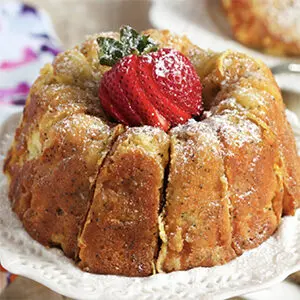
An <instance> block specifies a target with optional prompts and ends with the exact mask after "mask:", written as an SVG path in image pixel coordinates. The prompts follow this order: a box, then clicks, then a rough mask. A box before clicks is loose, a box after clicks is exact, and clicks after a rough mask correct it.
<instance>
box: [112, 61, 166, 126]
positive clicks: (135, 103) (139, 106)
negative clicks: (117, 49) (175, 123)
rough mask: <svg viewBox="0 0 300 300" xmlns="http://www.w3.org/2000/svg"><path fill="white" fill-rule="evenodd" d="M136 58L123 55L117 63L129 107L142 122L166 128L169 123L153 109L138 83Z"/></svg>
mask: <svg viewBox="0 0 300 300" xmlns="http://www.w3.org/2000/svg"><path fill="white" fill-rule="evenodd" d="M138 60H139V57H138V56H136V55H130V56H126V57H124V58H123V59H122V61H121V62H120V63H119V64H118V65H117V67H118V68H120V69H121V71H122V72H123V78H122V81H121V86H122V89H123V91H124V93H125V96H126V98H127V99H128V101H129V103H130V105H131V107H132V108H133V109H134V111H135V112H136V113H137V114H138V115H139V117H140V118H141V119H142V124H144V125H151V126H156V127H160V128H162V129H164V130H167V129H168V128H169V127H170V123H169V122H168V121H167V120H166V119H165V118H164V117H163V116H162V115H161V114H160V113H159V111H158V110H157V109H155V107H154V106H153V105H152V103H151V102H150V101H149V100H148V98H147V96H146V94H145V91H144V89H143V87H142V86H141V85H140V82H139V79H138V77H137V67H138Z"/></svg>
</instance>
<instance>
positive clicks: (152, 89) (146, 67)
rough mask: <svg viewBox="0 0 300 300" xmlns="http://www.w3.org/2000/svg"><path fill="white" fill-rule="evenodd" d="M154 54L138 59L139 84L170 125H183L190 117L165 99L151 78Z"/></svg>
mask: <svg viewBox="0 0 300 300" xmlns="http://www.w3.org/2000/svg"><path fill="white" fill-rule="evenodd" d="M155 55H156V53H150V54H148V55H147V56H141V57H139V64H138V71H137V72H138V76H139V79H140V83H141V85H142V87H143V89H144V91H145V93H146V95H147V98H148V99H149V101H150V102H151V103H152V104H153V106H154V107H155V108H156V109H157V110H158V111H159V112H160V113H161V114H162V115H163V116H164V117H165V118H166V119H167V120H168V121H170V122H171V124H172V125H173V126H174V125H177V124H183V123H185V122H186V121H187V120H188V119H190V118H191V117H192V115H191V114H189V113H188V112H186V111H184V110H182V109H180V108H179V107H178V106H177V105H176V104H175V103H174V101H172V99H170V98H167V97H166V96H165V95H164V94H163V93H162V91H161V90H160V88H159V87H158V84H157V82H156V81H155V80H154V78H153V64H154V63H155V57H154V58H153V56H155Z"/></svg>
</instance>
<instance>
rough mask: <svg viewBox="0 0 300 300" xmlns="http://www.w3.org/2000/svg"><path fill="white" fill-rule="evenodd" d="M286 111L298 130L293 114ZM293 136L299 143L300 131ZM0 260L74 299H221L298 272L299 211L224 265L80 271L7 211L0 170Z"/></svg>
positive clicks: (4, 132)
mask: <svg viewBox="0 0 300 300" xmlns="http://www.w3.org/2000/svg"><path fill="white" fill-rule="evenodd" d="M287 115H288V119H289V121H290V122H291V124H292V125H293V127H294V128H295V129H298V130H300V126H299V120H298V118H297V116H296V115H295V114H294V113H292V112H287ZM19 118H20V113H18V114H13V115H12V116H11V117H10V118H9V119H8V120H7V121H6V122H4V123H3V125H2V127H1V130H0V140H1V141H2V143H1V149H0V155H1V166H0V167H1V168H2V164H3V158H4V155H5V154H6V151H7V149H8V147H9V145H10V143H11V140H12V137H13V134H14V128H15V127H16V125H17V123H18V120H19ZM296 138H297V144H298V146H300V135H296ZM299 149H300V148H299ZM0 261H1V263H2V264H3V266H4V267H5V268H6V269H7V270H9V271H10V272H12V273H15V274H19V275H23V276H25V277H28V278H31V279H33V280H35V281H38V282H40V283H41V284H43V285H45V286H47V287H49V288H50V289H52V290H54V291H56V292H58V293H60V294H63V295H65V296H68V297H72V298H76V299H84V300H89V299H102V300H112V299H113V300H115V299H134V300H136V299H139V300H144V299H145V300H146V299H149V300H152V299H170V300H175V299H185V300H188V299H193V300H194V299H224V298H228V297H233V296H237V295H241V294H245V293H249V292H252V291H256V290H258V289H262V288H266V287H269V286H271V285H273V284H275V283H278V282H280V281H282V280H283V279H285V278H286V277H287V276H288V275H289V274H291V273H293V272H296V271H298V270H300V210H298V211H297V214H296V216H294V217H285V218H283V220H282V224H281V226H280V228H279V230H278V231H277V232H276V233H275V234H274V235H273V236H272V237H271V238H269V239H268V240H267V241H266V242H264V243H263V244H262V245H261V246H259V247H258V248H256V249H253V250H250V251H248V252H246V253H244V254H243V255H242V256H240V257H238V258H237V259H235V260H233V261H231V262H230V263H228V264H226V265H223V266H217V267H213V268H195V269H192V270H189V271H183V272H173V273H170V274H158V275H154V276H151V277H148V278H126V277H118V276H111V275H93V274H89V273H84V272H82V271H81V270H79V269H78V268H77V267H76V266H75V265H74V264H73V262H72V261H71V260H69V259H67V258H66V257H64V256H63V254H62V253H61V252H60V251H59V250H56V249H46V248H44V247H43V246H41V245H40V244H38V243H37V242H35V241H34V240H32V239H31V238H30V237H29V235H28V234H27V233H26V231H25V230H24V229H23V227H22V225H21V223H20V221H19V220H18V219H17V217H16V216H15V214H14V213H13V212H12V211H11V208H10V202H9V200H8V197H7V183H6V179H5V177H4V175H3V174H1V175H0Z"/></svg>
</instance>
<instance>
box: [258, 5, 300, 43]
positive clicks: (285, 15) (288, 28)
mask: <svg viewBox="0 0 300 300" xmlns="http://www.w3.org/2000/svg"><path fill="white" fill-rule="evenodd" d="M263 13H265V17H266V18H267V19H268V23H269V24H270V29H271V30H272V31H274V34H275V35H278V34H279V35H280V37H281V38H282V39H283V40H285V41H286V42H291V41H292V42H297V43H300V38H299V37H300V0H281V1H278V0H265V3H264V11H263Z"/></svg>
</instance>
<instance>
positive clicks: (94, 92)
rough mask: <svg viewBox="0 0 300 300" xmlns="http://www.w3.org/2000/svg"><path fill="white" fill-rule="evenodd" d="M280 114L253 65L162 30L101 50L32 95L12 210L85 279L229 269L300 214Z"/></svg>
mask: <svg viewBox="0 0 300 300" xmlns="http://www.w3.org/2000/svg"><path fill="white" fill-rule="evenodd" d="M239 2H241V1H239ZM284 109H285V107H284V104H283V101H282V97H281V94H280V91H279V88H278V86H277V84H276V82H275V80H274V78H273V76H272V74H271V72H270V70H269V69H268V68H267V67H266V66H265V65H264V64H263V63H262V62H260V61H258V60H255V59H253V58H251V57H249V56H247V55H244V54H241V53H235V52H231V51H226V52H223V53H214V52H211V51H204V50H202V49H200V48H198V47H197V46H196V45H193V44H192V43H191V42H190V41H189V40H188V39H187V38H186V37H180V36H176V35H173V34H171V33H170V32H169V31H166V30H165V31H157V30H148V31H145V32H144V33H143V35H139V34H138V33H136V32H135V31H134V30H132V29H130V28H129V27H126V26H125V27H123V28H122V29H121V33H120V34H117V33H105V34H99V35H95V36H91V37H89V38H88V39H87V40H86V41H85V42H84V43H83V44H82V45H80V46H77V47H75V48H73V49H71V50H68V51H65V52H63V53H61V54H59V55H58V56H57V58H56V59H55V60H54V62H53V64H48V65H46V66H45V67H44V68H43V69H42V70H41V73H40V76H39V78H38V79H37V80H36V82H35V83H34V84H33V86H32V88H31V91H30V94H29V96H28V99H27V102H26V106H25V109H24V113H23V118H22V121H21V123H20V125H19V127H18V129H17V131H16V134H15V139H14V142H13V144H12V146H11V149H10V151H9V152H8V154H7V157H6V160H5V165H4V172H5V174H6V175H7V176H8V179H9V198H10V200H11V204H12V209H13V210H14V211H15V213H16V214H17V216H18V217H19V219H20V220H21V222H22V223H23V225H24V228H25V229H26V231H27V232H28V233H29V234H30V235H31V237H32V238H34V239H35V240H37V241H38V242H40V243H41V244H43V245H45V246H47V247H58V248H61V249H62V251H63V252H64V253H65V255H66V256H68V257H70V258H72V259H74V260H75V261H76V263H77V264H78V265H79V266H80V268H82V269H83V270H85V271H88V272H92V273H100V274H115V275H125V276H149V275H151V274H154V273H155V272H171V271H175V270H187V269H190V268H193V267H197V266H205V267H210V266H215V265H219V264H224V263H226V262H228V261H230V260H232V259H234V258H235V257H237V256H239V255H241V254H242V253H243V252H244V251H245V250H247V249H251V248H254V247H257V246H258V245H259V244H261V243H262V242H263V241H265V240H266V239H267V238H269V237H270V236H271V235H272V234H273V233H274V231H275V230H276V229H277V227H278V225H279V223H280V220H281V217H282V216H284V215H293V214H294V212H295V210H296V208H297V207H298V206H299V200H300V186H299V184H300V167H299V162H298V156H297V152H296V146H295V141H294V136H293V133H292V131H291V128H290V125H289V124H288V122H287V120H286V117H285V110H284Z"/></svg>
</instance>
